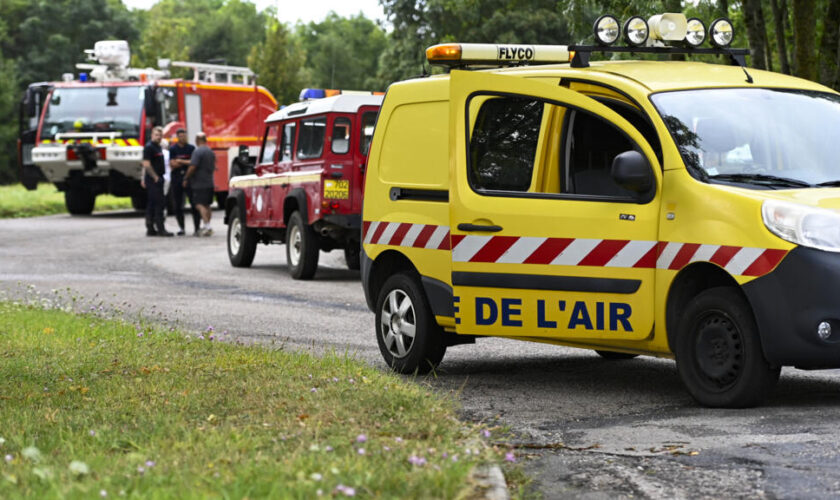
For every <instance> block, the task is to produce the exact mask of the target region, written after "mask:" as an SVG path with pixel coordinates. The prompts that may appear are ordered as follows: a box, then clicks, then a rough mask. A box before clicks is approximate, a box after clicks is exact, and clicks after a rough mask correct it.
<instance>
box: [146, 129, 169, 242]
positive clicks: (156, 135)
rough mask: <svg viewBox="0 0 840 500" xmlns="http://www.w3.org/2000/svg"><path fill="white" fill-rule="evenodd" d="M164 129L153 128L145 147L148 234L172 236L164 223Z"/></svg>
mask: <svg viewBox="0 0 840 500" xmlns="http://www.w3.org/2000/svg"><path fill="white" fill-rule="evenodd" d="M162 138H163V130H162V129H161V128H160V127H154V128H153V129H152V138H151V140H150V141H149V142H147V143H146V146H145V147H144V148H143V172H144V176H143V184H144V185H145V187H146V198H147V200H148V201H147V203H146V236H172V233H170V232H169V231H167V230H166V227H165V226H164V225H163V204H164V200H165V198H164V193H163V183H164V178H163V176H164V174H166V163H165V161H164V156H163V150H162V149H161V147H160V141H161V139H162Z"/></svg>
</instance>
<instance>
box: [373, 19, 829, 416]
mask: <svg viewBox="0 0 840 500" xmlns="http://www.w3.org/2000/svg"><path fill="white" fill-rule="evenodd" d="M605 17H610V19H607V20H606V21H604V19H603V18H599V20H598V22H596V27H595V36H596V39H599V40H600V41H601V42H602V45H596V46H569V47H562V46H538V45H537V46H526V45H518V46H510V45H484V44H445V45H438V46H434V47H430V48H429V49H428V50H427V57H428V59H429V61H430V63H432V64H445V65H448V66H449V68H450V71H448V72H447V74H444V75H436V76H429V77H425V78H418V79H413V80H408V81H403V82H399V83H395V84H393V85H392V86H391V87H390V88H389V89H388V91H387V94H386V97H385V100H384V102H383V105H382V108H381V110H380V114H379V117H378V121H377V125H376V129H375V132H374V137H373V141H372V146H371V151H370V156H369V160H368V168H367V174H366V183H365V198H364V208H363V235H362V239H363V251H362V259H361V260H362V262H361V265H362V280H363V286H364V291H365V294H366V298H367V303H368V305H369V307H370V308H371V310H372V311H373V312H374V313H375V314H376V337H377V341H378V344H379V347H380V350H381V352H382V355H383V357H384V358H385V360H386V362H387V363H388V364H389V365H390V366H391V367H392V368H393V369H395V370H397V371H399V372H403V373H410V372H421V373H422V372H426V371H428V370H430V369H432V368H434V367H435V366H436V365H438V364H439V363H440V362H441V360H442V358H443V356H444V353H445V350H446V347H447V346H451V345H455V344H461V343H471V342H474V341H475V339H476V338H478V337H484V336H497V337H507V338H515V339H521V340H529V341H536V342H547V343H552V344H559V345H565V346H573V347H580V348H584V349H593V350H595V351H597V352H598V353H599V354H601V356H603V357H604V358H607V359H622V358H631V357H634V356H636V355H640V354H644V355H652V356H658V357H668V358H675V359H676V362H677V367H678V371H679V374H680V377H681V378H682V380H683V382H684V384H685V386H686V387H687V389H688V390H689V392H690V393H691V394H692V396H694V398H695V399H696V400H697V401H698V402H700V403H701V404H703V405H707V406H720V407H744V406H753V405H756V404H759V403H760V402H761V401H762V399H763V398H764V397H765V396H766V395H767V394H768V393H769V392H770V390H771V389H772V388H773V386H774V385H775V383H776V381H777V380H778V377H779V372H780V368H781V366H796V367H800V368H808V369H812V368H838V367H840V211H838V210H840V189H838V188H837V187H835V186H840V94H838V93H837V92H834V91H833V90H831V89H828V88H826V87H823V86H820V85H818V84H816V83H813V82H809V81H805V80H801V79H797V78H793V77H790V76H785V75H781V74H776V73H772V72H766V71H757V70H752V69H748V68H746V67H744V66H743V58H744V55H745V54H746V51H744V50H740V49H731V48H728V47H727V46H726V43H725V42H726V41H727V40H729V41H731V38H732V31H731V24H729V23H728V21H726V20H717V21H715V23H712V26H711V27H710V28H709V29H708V31H706V28H705V25H704V24H703V23H702V22H700V21H699V20H696V19H695V20H686V19H685V18H684V16H681V15H679V14H665V15H663V16H654V17H653V18H651V19H650V20H648V21H645V20H644V19H642V18H634V19H631V20H628V22H626V23H624V25H623V26H624V29H623V30H622V29H621V24H620V23H619V22H618V20H617V19H615V18H611V16H605ZM668 19H671V20H673V22H666V21H667V20H668ZM634 20H635V24H633V23H632V22H631V21H634ZM639 20H641V23H639ZM698 22H699V23H700V26H701V27H698V26H697V23H698ZM642 23H644V26H643V25H642ZM663 26H664V27H663ZM692 26H693V27H694V30H693V31H692ZM634 27H635V29H636V32H635V34H636V35H637V36H635V37H633V36H632V33H634V32H633V29H634ZM611 28H614V29H611ZM642 29H644V30H646V31H647V32H646V33H645V34H644V35H645V41H644V42H643V44H638V45H637V44H636V43H635V42H638V40H639V39H640V38H641V35H639V33H638V31H640V30H642ZM669 29H671V30H672V31H671V32H669V31H668V30H669ZM674 30H676V31H677V32H678V33H677V34H676V35H675V34H674V33H673V31H674ZM680 30H682V31H681V32H680ZM622 31H623V32H624V37H625V39H626V40H627V41H628V43H631V44H633V45H636V46H632V47H618V46H611V45H608V43H613V42H615V40H612V42H610V41H609V38H610V37H613V35H615V36H614V38H615V39H617V38H618V37H619V35H618V33H621V32H622ZM700 31H702V37H701V35H700V34H698V33H699V32H700ZM663 32H664V34H663ZM680 33H681V34H680ZM668 36H671V38H668ZM680 36H681V37H682V38H680ZM692 36H694V38H691V37H692ZM707 36H708V38H711V39H712V42H713V44H714V45H716V47H714V48H696V47H694V45H698V44H695V43H692V42H696V41H697V38H704V39H705V38H706V37H707ZM601 38H607V40H606V41H604V40H603V39H601ZM673 40H678V41H679V42H680V43H678V44H675V42H672V41H673ZM627 51H633V52H639V53H644V52H650V53H660V54H674V53H679V54H696V53H702V54H709V53H711V54H719V55H721V56H723V57H727V58H730V59H731V60H732V61H733V62H734V64H732V65H725V64H708V63H698V62H684V61H628V60H611V61H604V62H594V61H593V62H591V63H590V61H589V56H590V55H591V54H592V53H593V52H608V53H609V52H627ZM557 61H559V62H557ZM564 61H565V62H564ZM488 66H489V67H488Z"/></svg>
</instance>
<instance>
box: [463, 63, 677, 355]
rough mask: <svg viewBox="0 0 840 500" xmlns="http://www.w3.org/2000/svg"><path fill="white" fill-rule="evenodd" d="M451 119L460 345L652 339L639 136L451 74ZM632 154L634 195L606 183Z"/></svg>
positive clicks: (652, 259) (649, 207)
mask: <svg viewBox="0 0 840 500" xmlns="http://www.w3.org/2000/svg"><path fill="white" fill-rule="evenodd" d="M450 120H452V122H451V125H450V127H451V130H453V131H454V139H453V142H452V143H451V147H450V158H451V160H450V161H451V162H452V168H451V169H450V175H451V182H450V194H449V200H450V234H451V247H452V251H451V255H452V284H453V291H454V295H455V309H456V320H455V321H456V325H457V326H456V330H457V332H458V333H465V334H480V335H481V334H485V335H500V336H510V337H540V338H551V339H556V340H562V341H564V342H567V343H572V344H574V343H575V342H577V341H580V342H581V343H582V344H590V343H594V344H598V343H602V344H603V343H605V341H606V340H607V339H609V340H638V339H643V338H646V337H648V336H649V335H651V334H652V331H653V321H654V293H653V292H654V276H655V267H656V257H657V251H658V250H657V249H658V246H659V245H658V243H657V234H658V214H659V206H658V204H659V199H658V197H657V196H656V193H658V192H660V190H661V182H662V180H661V179H662V176H661V171H660V167H659V163H658V162H657V160H656V157H655V155H654V153H653V151H652V149H651V147H650V146H649V145H648V143H647V142H646V141H645V140H644V138H643V137H642V135H641V134H640V133H639V132H638V131H637V130H636V129H635V128H634V127H633V126H632V125H631V124H630V123H628V122H627V121H626V120H625V119H624V118H622V117H621V116H619V115H618V114H617V113H615V112H614V111H612V110H610V109H609V108H607V107H605V106H604V105H602V104H600V103H598V102H596V101H595V100H593V99H591V98H588V97H586V96H584V95H582V94H580V93H578V92H575V91H572V90H568V89H565V88H562V87H554V86H548V85H546V84H545V83H543V82H538V81H529V80H528V79H526V78H521V77H512V76H503V75H497V74H488V73H479V72H464V71H452V73H451V75H450ZM631 150H635V151H637V152H639V153H641V154H642V157H643V158H644V159H646V160H647V163H648V164H649V166H650V177H651V181H652V184H651V187H650V189H649V190H647V191H646V192H645V193H643V194H641V195H640V194H639V193H636V192H634V191H630V190H628V189H625V188H624V187H622V186H620V185H618V184H617V183H616V182H615V181H614V180H613V178H612V176H611V173H610V172H611V166H612V162H613V159H614V157H615V156H616V155H617V154H619V153H622V152H625V151H631Z"/></svg>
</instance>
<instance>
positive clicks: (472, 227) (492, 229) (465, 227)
mask: <svg viewBox="0 0 840 500" xmlns="http://www.w3.org/2000/svg"><path fill="white" fill-rule="evenodd" d="M458 230H459V231H485V232H488V233H498V232H499V231H501V230H502V226H482V225H479V224H464V223H461V224H458Z"/></svg>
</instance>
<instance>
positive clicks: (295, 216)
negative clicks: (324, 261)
mask: <svg viewBox="0 0 840 500" xmlns="http://www.w3.org/2000/svg"><path fill="white" fill-rule="evenodd" d="M319 252H320V248H318V235H317V234H316V233H315V230H314V229H312V226H307V225H306V224H304V223H303V217H301V215H300V212H293V213H292V216H291V217H289V225H288V227H287V228H286V265H287V266H289V274H291V275H292V278H294V279H296V280H308V279H310V278H312V276H314V275H315V271H316V270H317V269H318V256H319Z"/></svg>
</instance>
